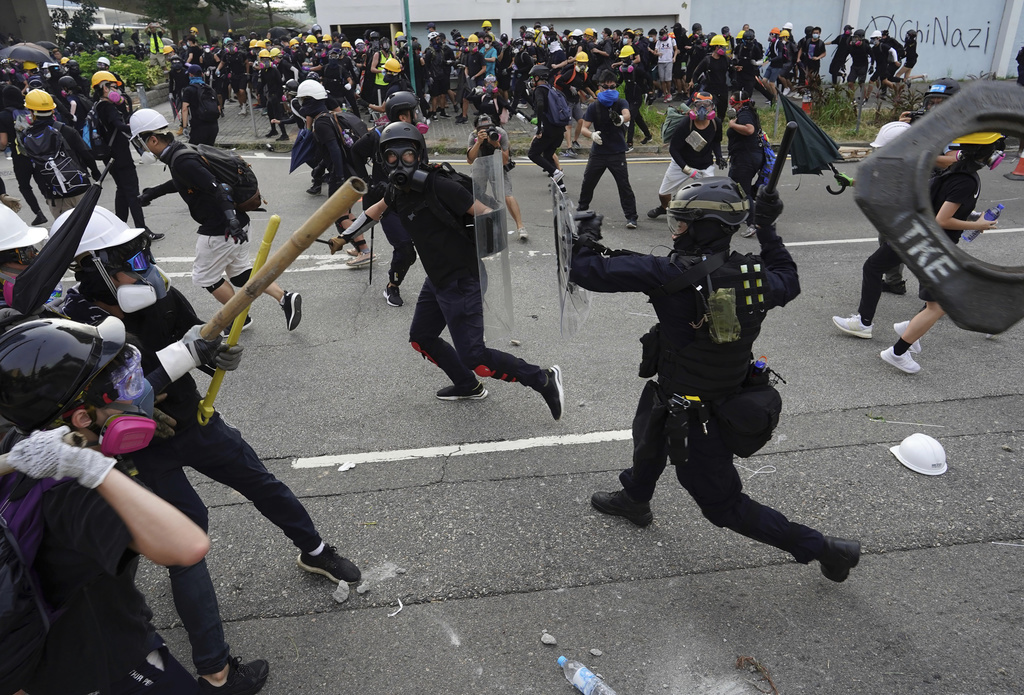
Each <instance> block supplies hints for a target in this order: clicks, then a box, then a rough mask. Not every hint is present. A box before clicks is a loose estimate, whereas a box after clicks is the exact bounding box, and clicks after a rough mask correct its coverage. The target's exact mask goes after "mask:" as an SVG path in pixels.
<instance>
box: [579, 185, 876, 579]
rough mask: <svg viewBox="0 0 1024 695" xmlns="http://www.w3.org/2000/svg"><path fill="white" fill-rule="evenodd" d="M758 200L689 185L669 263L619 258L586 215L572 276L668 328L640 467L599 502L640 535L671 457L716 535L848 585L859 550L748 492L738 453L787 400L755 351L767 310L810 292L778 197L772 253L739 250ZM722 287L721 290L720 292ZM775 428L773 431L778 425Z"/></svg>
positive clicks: (640, 409)
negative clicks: (636, 304)
mask: <svg viewBox="0 0 1024 695" xmlns="http://www.w3.org/2000/svg"><path fill="white" fill-rule="evenodd" d="M748 207H749V202H748V200H747V197H746V196H745V195H744V193H743V191H742V190H740V188H739V186H737V185H736V183H735V182H733V181H731V180H729V179H727V178H723V177H709V178H704V179H701V180H699V181H693V182H691V183H689V184H687V185H685V186H683V187H682V188H681V189H679V191H678V192H677V193H676V194H675V195H674V196H673V199H672V201H671V203H670V205H669V217H668V220H669V228H670V230H671V233H672V241H673V246H674V249H673V250H672V252H670V254H669V255H667V256H653V255H641V254H631V253H621V252H620V253H615V254H608V253H607V249H604V247H602V246H600V244H598V243H597V240H599V239H600V234H601V233H600V217H599V216H596V215H594V214H593V213H584V214H582V215H579V217H581V218H583V219H581V220H580V224H579V230H578V237H579V238H578V241H577V243H576V244H575V245H574V254H573V261H572V272H571V276H570V277H571V279H572V281H573V282H575V283H577V284H578V285H580V286H581V287H584V288H586V289H589V290H593V291H597V292H644V293H646V294H647V295H648V296H649V297H650V300H651V303H652V305H653V307H654V310H655V312H656V313H657V315H658V319H659V321H660V323H658V324H657V325H655V326H654V327H653V328H652V329H651V332H649V333H648V334H647V335H646V336H644V337H643V338H642V339H641V342H642V343H643V344H644V360H643V363H642V364H641V372H640V374H641V376H643V377H654V376H657V378H656V379H653V380H651V381H648V382H647V384H646V386H645V387H644V391H643V394H642V395H641V397H640V403H639V405H638V406H637V410H636V415H635V416H634V419H633V465H632V466H631V467H630V468H627V469H626V470H625V471H623V472H622V473H620V474H619V480H620V481H621V483H622V489H621V490H618V491H616V492H597V493H595V494H594V495H593V497H592V498H591V503H592V505H593V506H594V508H596V509H597V510H598V511H600V512H602V513H604V514H611V515H614V516H622V517H625V518H626V519H628V520H629V521H631V522H632V523H634V524H636V525H637V526H647V525H648V524H650V523H651V521H653V518H654V515H653V514H652V512H651V506H650V500H651V498H652V497H653V496H654V488H655V486H656V485H657V482H658V478H659V477H660V476H661V474H662V472H663V471H664V470H665V465H666V461H667V459H671V461H672V463H673V464H674V465H675V468H676V476H677V477H678V478H679V482H680V483H681V484H682V486H683V487H684V488H685V489H686V491H687V492H689V493H690V495H691V496H692V497H693V499H694V501H696V502H697V504H698V505H699V506H700V509H701V512H702V513H703V514H704V516H705V517H707V519H708V520H709V521H711V523H713V524H715V525H716V526H720V527H725V528H730V529H732V530H734V531H736V532H737V533H740V534H742V535H744V536H747V537H749V538H753V539H754V540H757V541H760V542H762V543H767V544H769V545H773V546H775V547H777V548H779V549H781V550H784V551H786V552H789V553H791V554H792V555H793V557H794V558H796V560H797V562H801V563H804V564H806V563H808V562H810V561H811V560H818V562H819V563H820V564H821V571H822V573H823V574H824V575H825V576H826V577H827V578H828V579H830V580H832V581H835V582H841V581H844V580H845V579H846V577H847V576H848V574H849V571H850V569H851V568H853V567H855V566H856V565H857V562H858V561H859V559H860V543H859V542H857V541H848V540H842V539H839V538H830V537H827V536H823V535H822V534H821V533H820V532H818V531H816V530H814V529H812V528H808V527H807V526H803V525H801V524H797V523H794V522H791V521H789V520H788V519H787V518H786V517H785V516H784V515H782V514H781V513H780V512H777V511H776V510H774V509H772V508H770V507H766V506H763V505H761V504H758V503H757V502H755V501H754V500H752V499H750V498H749V497H747V496H746V495H745V494H743V484H742V482H741V480H740V477H739V474H738V473H737V471H736V468H735V467H734V466H733V455H734V454H739V455H743V456H749V455H750V454H752V453H753V452H754V451H756V450H757V449H759V448H760V447H761V446H763V445H764V444H765V443H766V442H767V441H768V440H769V439H770V438H771V432H772V430H773V428H774V424H775V423H776V422H777V417H778V413H779V411H780V410H781V406H782V401H781V398H779V397H778V392H776V391H775V390H774V389H773V388H771V386H770V385H769V384H768V383H767V381H768V378H767V377H768V374H767V372H764V371H763V368H762V371H760V372H759V371H758V365H757V364H756V363H754V362H753V361H752V359H751V357H752V353H751V346H752V345H753V343H754V340H755V339H756V338H757V336H758V333H759V332H760V330H761V322H762V321H763V320H764V317H765V315H766V314H767V310H768V309H771V308H773V307H776V306H783V305H785V304H786V303H787V302H789V301H790V300H792V299H793V298H795V297H796V296H797V295H798V294H799V293H800V283H799V279H798V277H797V271H796V264H795V263H794V262H793V258H792V257H791V256H790V254H789V251H787V250H786V247H785V246H783V244H782V239H780V238H779V236H778V235H777V234H776V232H775V220H776V218H777V217H778V215H779V213H781V211H782V204H781V202H780V201H779V199H778V195H777V194H771V195H764V194H762V195H761V196H759V198H758V203H757V215H756V220H757V236H758V241H760V243H761V255H760V256H754V255H741V254H739V253H736V252H732V253H730V251H729V244H730V239H731V237H732V235H733V234H734V233H735V232H736V231H737V230H738V229H739V227H740V225H742V224H743V222H744V221H745V219H746V217H747V213H748ZM712 288H713V290H712ZM773 420H774V422H773Z"/></svg>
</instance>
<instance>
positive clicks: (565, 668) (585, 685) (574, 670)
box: [558, 656, 615, 695]
mask: <svg viewBox="0 0 1024 695" xmlns="http://www.w3.org/2000/svg"><path fill="white" fill-rule="evenodd" d="M558 665H559V666H561V667H562V673H564V674H565V680H567V681H569V682H570V683H572V684H573V685H575V686H576V689H577V690H579V691H580V692H581V693H583V695H615V691H614V690H612V689H611V688H610V687H608V684H607V683H605V682H604V681H603V680H601V679H600V678H598V677H597V676H596V675H594V672H593V671H591V670H590V669H589V668H587V667H586V666H584V665H583V664H581V663H580V662H578V661H569V660H568V659H566V658H565V657H564V656H560V657H558Z"/></svg>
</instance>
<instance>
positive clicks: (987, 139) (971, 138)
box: [25, 90, 1003, 145]
mask: <svg viewBox="0 0 1024 695" xmlns="http://www.w3.org/2000/svg"><path fill="white" fill-rule="evenodd" d="M33 91H38V90H33ZM31 93H32V92H29V94H31ZM25 105H26V106H28V97H27V96H26V97H25ZM29 108H32V107H31V106H29ZM1002 137H1003V134H1002V133H971V134H970V135H964V136H963V137H959V138H957V139H956V140H954V141H953V142H955V143H957V144H959V145H991V144H992V143H993V142H996V141H997V140H999V139H1000V138H1002Z"/></svg>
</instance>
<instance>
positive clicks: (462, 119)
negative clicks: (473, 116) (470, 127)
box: [455, 116, 469, 125]
mask: <svg viewBox="0 0 1024 695" xmlns="http://www.w3.org/2000/svg"><path fill="white" fill-rule="evenodd" d="M468 122H469V119H468V118H466V117H465V116H456V117H455V123H456V125H461V124H463V123H468Z"/></svg>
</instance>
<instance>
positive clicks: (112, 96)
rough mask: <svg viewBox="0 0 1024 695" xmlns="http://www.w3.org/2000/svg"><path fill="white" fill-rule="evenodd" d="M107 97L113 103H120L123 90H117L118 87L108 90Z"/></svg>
mask: <svg viewBox="0 0 1024 695" xmlns="http://www.w3.org/2000/svg"><path fill="white" fill-rule="evenodd" d="M107 99H109V100H110V103H111V104H120V103H121V92H119V91H117V90H116V89H111V90H110V91H109V92H107Z"/></svg>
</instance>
